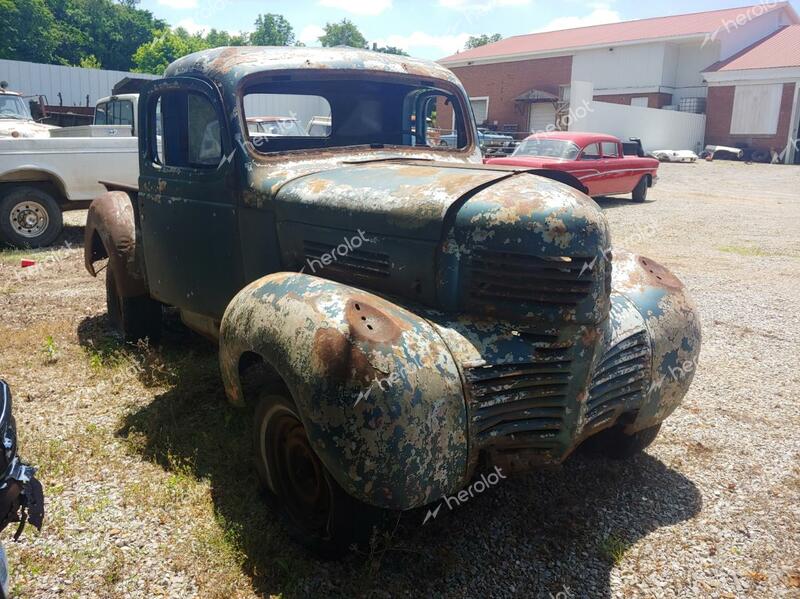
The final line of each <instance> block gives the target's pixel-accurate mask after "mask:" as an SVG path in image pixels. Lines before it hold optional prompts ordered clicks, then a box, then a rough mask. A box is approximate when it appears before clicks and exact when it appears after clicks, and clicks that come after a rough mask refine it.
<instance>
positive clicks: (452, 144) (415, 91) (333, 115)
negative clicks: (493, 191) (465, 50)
mask: <svg viewBox="0 0 800 599" xmlns="http://www.w3.org/2000/svg"><path fill="white" fill-rule="evenodd" d="M283 79H284V78H283V77H280V78H279V77H271V78H270V80H268V81H266V82H263V83H261V82H260V83H254V84H252V85H249V86H247V87H246V88H245V89H244V91H243V108H244V112H245V118H247V119H248V122H247V129H248V133H249V134H250V141H251V142H252V144H253V146H254V147H255V149H256V150H257V151H259V152H262V153H271V152H285V151H291V150H309V149H323V148H339V147H348V146H372V147H374V148H384V147H398V146H404V147H420V146H424V147H425V149H426V150H431V149H434V150H444V151H446V150H452V149H460V148H466V147H467V145H468V143H469V136H468V133H467V127H466V124H465V123H466V122H467V121H466V120H465V118H464V116H463V110H462V105H463V102H461V101H460V100H459V95H458V90H457V88H455V87H451V85H450V84H449V83H447V82H445V81H421V80H420V79H418V78H411V77H404V76H402V77H401V76H394V75H392V76H382V75H376V74H375V73H363V74H355V75H354V74H353V73H342V74H331V73H325V74H324V76H321V75H319V74H315V72H313V71H310V72H308V73H301V74H293V75H290V76H286V80H283ZM264 114H279V115H283V116H282V117H280V118H282V119H285V120H283V121H282V123H283V125H286V124H290V126H289V127H285V126H283V127H280V128H279V130H280V132H279V133H271V132H270V129H271V126H272V125H275V126H277V125H278V123H277V122H275V123H264V122H263V121H264V120H265V119H264V118H263V117H260V115H264ZM437 116H438V118H437ZM248 117H249V118H248ZM255 121H258V122H259V125H261V126H262V127H254V126H253V123H254V122H255ZM265 134H266V135H265ZM266 137H269V138H270V140H269V143H264V141H265V139H266Z"/></svg>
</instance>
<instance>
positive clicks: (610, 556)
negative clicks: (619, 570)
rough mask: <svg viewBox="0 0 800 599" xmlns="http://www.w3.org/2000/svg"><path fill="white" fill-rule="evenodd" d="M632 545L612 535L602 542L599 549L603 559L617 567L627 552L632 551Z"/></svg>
mask: <svg viewBox="0 0 800 599" xmlns="http://www.w3.org/2000/svg"><path fill="white" fill-rule="evenodd" d="M630 547H631V544H630V543H629V542H628V541H626V540H625V539H623V538H622V537H620V536H617V535H615V534H610V535H608V536H606V537H605V538H603V540H602V541H600V545H599V547H598V549H599V550H600V555H601V556H602V557H603V559H605V560H607V561H609V562H611V563H612V564H614V565H615V566H618V565H619V564H620V563H622V560H623V558H624V557H625V552H627V551H628V549H630Z"/></svg>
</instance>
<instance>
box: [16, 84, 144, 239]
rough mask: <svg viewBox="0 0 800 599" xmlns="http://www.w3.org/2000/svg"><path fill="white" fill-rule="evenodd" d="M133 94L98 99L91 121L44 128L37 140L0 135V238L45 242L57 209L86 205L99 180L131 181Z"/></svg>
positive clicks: (53, 234) (57, 226)
mask: <svg viewBox="0 0 800 599" xmlns="http://www.w3.org/2000/svg"><path fill="white" fill-rule="evenodd" d="M137 105H138V94H124V95H118V96H111V97H109V98H103V99H102V100H100V101H99V102H98V103H97V106H96V109H95V120H94V123H95V124H94V125H88V126H84V127H66V128H60V129H52V130H50V136H49V137H47V138H39V139H26V138H15V139H0V242H6V243H9V244H11V245H15V246H20V247H41V246H45V245H49V244H51V243H52V242H53V241H55V239H56V238H57V237H58V235H59V234H60V233H61V230H62V228H63V220H62V216H61V213H62V212H63V211H67V210H79V209H82V208H88V207H89V204H90V203H91V200H92V199H94V198H95V197H96V196H98V195H100V194H102V193H103V192H104V191H105V188H104V187H103V186H102V185H101V184H100V183H99V181H100V180H106V181H114V182H117V183H123V184H126V185H131V186H136V185H137V182H138V178H139V151H138V140H137V138H136V128H137V115H138V109H137Z"/></svg>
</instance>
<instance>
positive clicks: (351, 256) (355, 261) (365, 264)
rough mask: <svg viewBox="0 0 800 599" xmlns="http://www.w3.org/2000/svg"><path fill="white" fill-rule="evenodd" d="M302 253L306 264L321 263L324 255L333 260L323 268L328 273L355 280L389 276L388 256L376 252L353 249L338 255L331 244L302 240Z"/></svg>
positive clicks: (389, 263) (389, 264)
mask: <svg viewBox="0 0 800 599" xmlns="http://www.w3.org/2000/svg"><path fill="white" fill-rule="evenodd" d="M303 253H304V254H305V259H306V261H308V262H313V261H315V260H317V261H320V262H321V261H322V257H323V256H324V255H326V254H327V255H330V256H332V257H333V258H334V259H333V260H332V261H331V263H330V264H327V265H325V268H326V269H327V270H329V271H330V272H332V273H333V272H338V273H341V274H343V275H350V276H352V277H356V278H375V277H377V278H388V277H389V276H390V275H391V268H392V264H391V261H390V259H389V256H388V255H386V254H381V253H378V252H370V251H367V250H361V249H353V250H350V251H348V252H347V253H346V254H344V255H343V254H340V253H338V251H337V250H336V246H335V245H333V244H327V243H322V242H319V241H312V240H308V239H306V240H304V241H303Z"/></svg>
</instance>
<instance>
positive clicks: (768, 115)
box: [731, 83, 783, 135]
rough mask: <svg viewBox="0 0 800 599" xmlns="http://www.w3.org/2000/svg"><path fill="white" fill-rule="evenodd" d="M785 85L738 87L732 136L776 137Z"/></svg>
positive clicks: (734, 103) (735, 95)
mask: <svg viewBox="0 0 800 599" xmlns="http://www.w3.org/2000/svg"><path fill="white" fill-rule="evenodd" d="M782 96H783V84H781V83H776V84H770V85H737V86H736V91H735V92H734V95H733V114H732V115H731V135H775V134H776V133H777V132H778V117H779V116H780V111H781V98H782Z"/></svg>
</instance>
